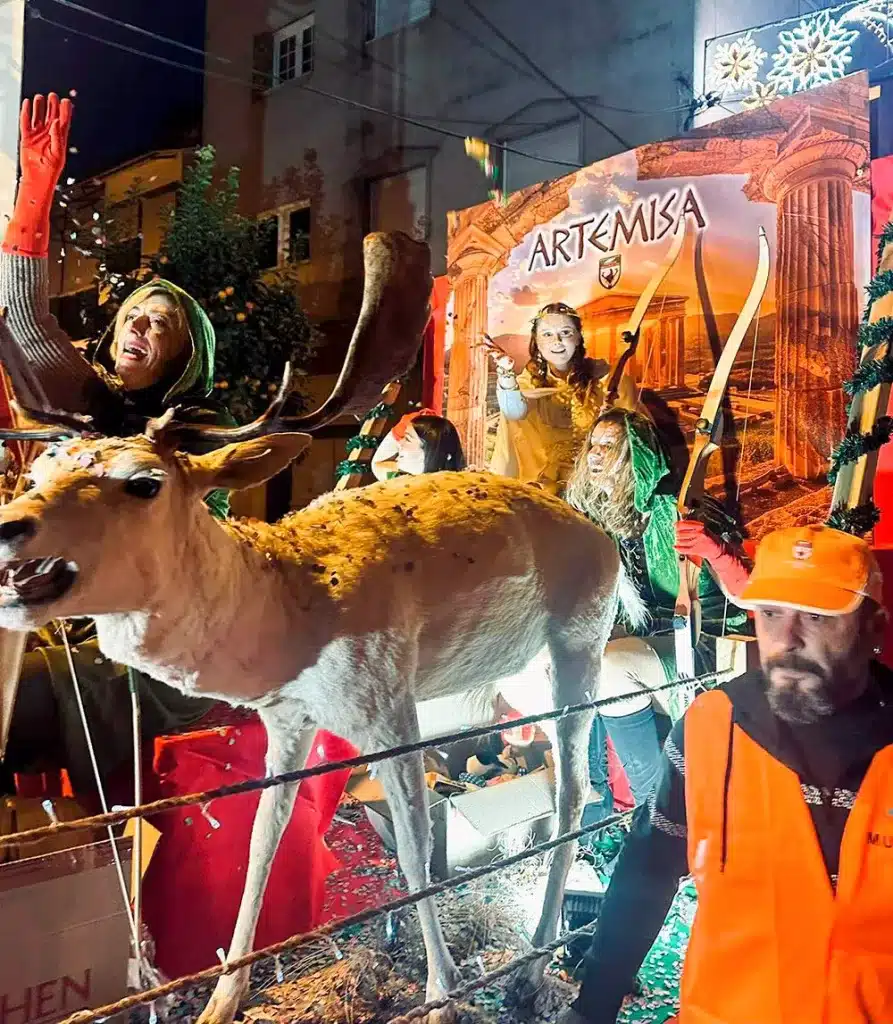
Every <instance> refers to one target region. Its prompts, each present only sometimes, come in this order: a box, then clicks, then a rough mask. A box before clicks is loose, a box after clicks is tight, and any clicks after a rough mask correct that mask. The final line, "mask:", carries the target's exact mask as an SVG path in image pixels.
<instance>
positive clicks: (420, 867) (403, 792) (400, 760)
mask: <svg viewBox="0 0 893 1024" xmlns="http://www.w3.org/2000/svg"><path fill="white" fill-rule="evenodd" d="M399 717H400V719H402V720H403V722H404V725H405V732H404V731H403V730H401V735H400V739H399V740H397V742H400V743H403V742H412V740H414V739H415V738H416V736H417V735H418V724H417V722H416V719H415V709H414V708H413V707H410V708H408V709H407V711H406V712H405V713H401V714H400V715H399ZM389 724H390V725H391V726H393V724H394V723H393V721H391V722H390V723H389ZM394 741H395V736H394V733H393V732H392V733H391V734H390V735H389V736H388V737H387V739H386V740H385V745H391V746H393V745H394ZM378 778H379V780H380V781H381V784H382V786H383V787H384V791H385V796H386V797H387V801H388V806H389V807H390V810H391V815H392V818H393V822H394V835H395V838H396V840H397V859H398V860H399V862H400V867H401V869H402V871H403V874H404V875H405V876H406V881H407V882H408V884H409V889H410V891H411V892H418V890H419V889H423V888H425V886H426V885H428V883H429V881H430V877H431V875H430V862H431V816H430V814H429V812H428V798H427V793H426V789H425V772H424V765H423V761H422V755H421V754H407V755H405V756H403V757H394V758H391V759H390V760H389V761H383V762H382V763H381V764H380V765H379V767H378ZM416 910H417V911H418V915H419V922H420V923H421V926H422V936H423V938H424V940H425V954H426V956H427V960H428V985H427V988H426V991H425V998H426V1000H432V999H439V998H441V997H442V996H444V995H445V994H446V993H447V992H449V991H450V989H452V988H454V987H455V986H456V984H457V983H458V980H459V972H458V970H457V969H456V965H455V963H454V961H453V958H452V955H451V954H450V951H449V949H448V948H447V944H446V939H445V938H444V934H443V929H442V928H441V925H440V919H439V918H438V916H437V905H436V904H435V902H434V900H433V899H426V900H419V902H418V903H417V904H416ZM454 1016H455V1014H454V1011H453V1010H452V1009H446V1010H443V1011H441V1012H440V1013H436V1014H431V1015H430V1017H429V1018H428V1019H429V1021H440V1022H446V1021H450V1020H453V1019H454Z"/></svg>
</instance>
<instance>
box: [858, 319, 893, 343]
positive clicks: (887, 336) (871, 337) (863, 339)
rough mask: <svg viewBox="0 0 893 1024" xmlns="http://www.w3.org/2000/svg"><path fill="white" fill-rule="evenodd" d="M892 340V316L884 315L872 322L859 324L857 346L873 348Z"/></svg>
mask: <svg viewBox="0 0 893 1024" xmlns="http://www.w3.org/2000/svg"><path fill="white" fill-rule="evenodd" d="M891 341H893V317H891V316H884V317H881V319H880V320H878V321H876V322H875V323H873V324H869V323H863V324H859V348H860V349H865V348H874V347H875V345H883V344H884V343H885V342H887V343H889V342H891Z"/></svg>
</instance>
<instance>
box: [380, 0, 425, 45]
mask: <svg viewBox="0 0 893 1024" xmlns="http://www.w3.org/2000/svg"><path fill="white" fill-rule="evenodd" d="M366 10H367V19H368V20H367V25H366V40H367V42H368V41H369V40H370V39H378V37H379V36H387V35H390V34H391V33H392V32H397V31H398V30H399V29H401V28H406V26H407V25H414V24H415V23H416V22H417V21H421V20H422V19H423V18H427V17H428V15H429V14H430V13H431V0H367V4H366Z"/></svg>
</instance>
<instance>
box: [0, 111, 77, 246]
mask: <svg viewBox="0 0 893 1024" xmlns="http://www.w3.org/2000/svg"><path fill="white" fill-rule="evenodd" d="M72 112H73V107H72V105H71V100H62V101H61V103H60V102H59V97H58V96H57V95H56V94H55V93H50V95H49V97H48V98H47V99H44V97H43V96H35V97H34V102H33V104H32V102H31V100H25V101H24V102H23V103H22V111H21V115H20V118H19V162H20V163H21V167H22V177H21V180H20V181H19V189H18V193H17V195H16V202H15V209H14V210H13V214H12V219H11V220H10V222H9V224H8V225H7V227H6V237H5V239H4V241H3V248H4V249H6V250H7V251H8V252H17V253H20V254H21V255H23V256H35V257H44V256H46V255H47V254H48V253H49V251H50V212H51V210H52V208H53V193H54V191H55V188H56V185H57V184H58V183H59V178H60V177H61V176H62V171H63V169H64V167H65V157H66V154H67V152H68V132H69V129H70V128H71V115H72Z"/></svg>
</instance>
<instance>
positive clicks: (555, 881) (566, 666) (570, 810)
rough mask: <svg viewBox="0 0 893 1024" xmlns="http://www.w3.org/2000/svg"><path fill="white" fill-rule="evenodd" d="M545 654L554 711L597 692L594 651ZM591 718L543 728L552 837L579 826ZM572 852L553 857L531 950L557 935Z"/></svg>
mask: <svg viewBox="0 0 893 1024" xmlns="http://www.w3.org/2000/svg"><path fill="white" fill-rule="evenodd" d="M550 649H551V653H552V690H553V699H554V701H555V707H556V708H560V707H563V706H565V705H568V704H578V703H581V702H583V701H584V700H586V692H587V690H588V691H590V692H592V693H595V692H596V691H597V688H598V673H599V669H600V667H601V652H600V650H599V649H598V647H597V646H596V647H595V650H593V649H592V648H587V649H584V650H579V649H568V648H567V647H565V646H564V645H559V644H558V643H550ZM594 717H595V715H594V712H591V711H589V712H583V713H581V714H577V715H568V716H567V717H566V718H559V719H558V720H557V721H555V722H552V723H548V725H547V723H542V727H543V728H544V729H546V731H547V734H548V736H549V739H550V740H551V741H552V748H553V751H554V755H555V778H556V794H555V806H556V808H557V811H558V822H557V826H556V831H555V836H556V837H557V836H560V835H563V834H564V833H565V832H571V831H573V830H574V829H577V828H579V827H580V820H581V818H582V816H583V807H584V805H585V802H586V798H587V796H588V794H589V733H590V731H591V729H592V721H593V718H594ZM576 851H577V843H576V842H572V843H563V844H562V845H561V846H559V847H558V848H557V849H556V850H554V851H553V852H552V855H551V864H550V866H549V875H548V878H547V880H546V893H545V898H544V900H543V909H542V913H541V915H540V920H539V924H538V925H537V928H536V931H535V933H534V936H533V945H534V947H536V946H543V945H546V944H548V943H549V942H551V941H552V940H553V939H554V938H555V937H556V936H557V935H558V925H559V922H560V920H561V907H562V902H563V900H564V886H565V883H566V882H567V876H568V872H569V871H570V869H571V865H572V864H573V862H574V856H575V854H576ZM548 959H549V958H548V957H543V958H542V959H541V960H538V961H537V962H536V963H534V964H533V965H532V966H531V967H530V968H529V969H527V970H525V971H524V973H523V974H522V976H521V977H520V978H519V980H518V982H517V983H516V984H515V985H514V986H513V988H514V991H515V995H516V998H518V999H520V1000H521V1001H529V1000H530V999H531V998H532V997H534V996H535V994H536V992H537V991H538V989H539V988H540V987H541V985H542V980H543V973H544V971H545V969H546V965H547V963H548Z"/></svg>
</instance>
